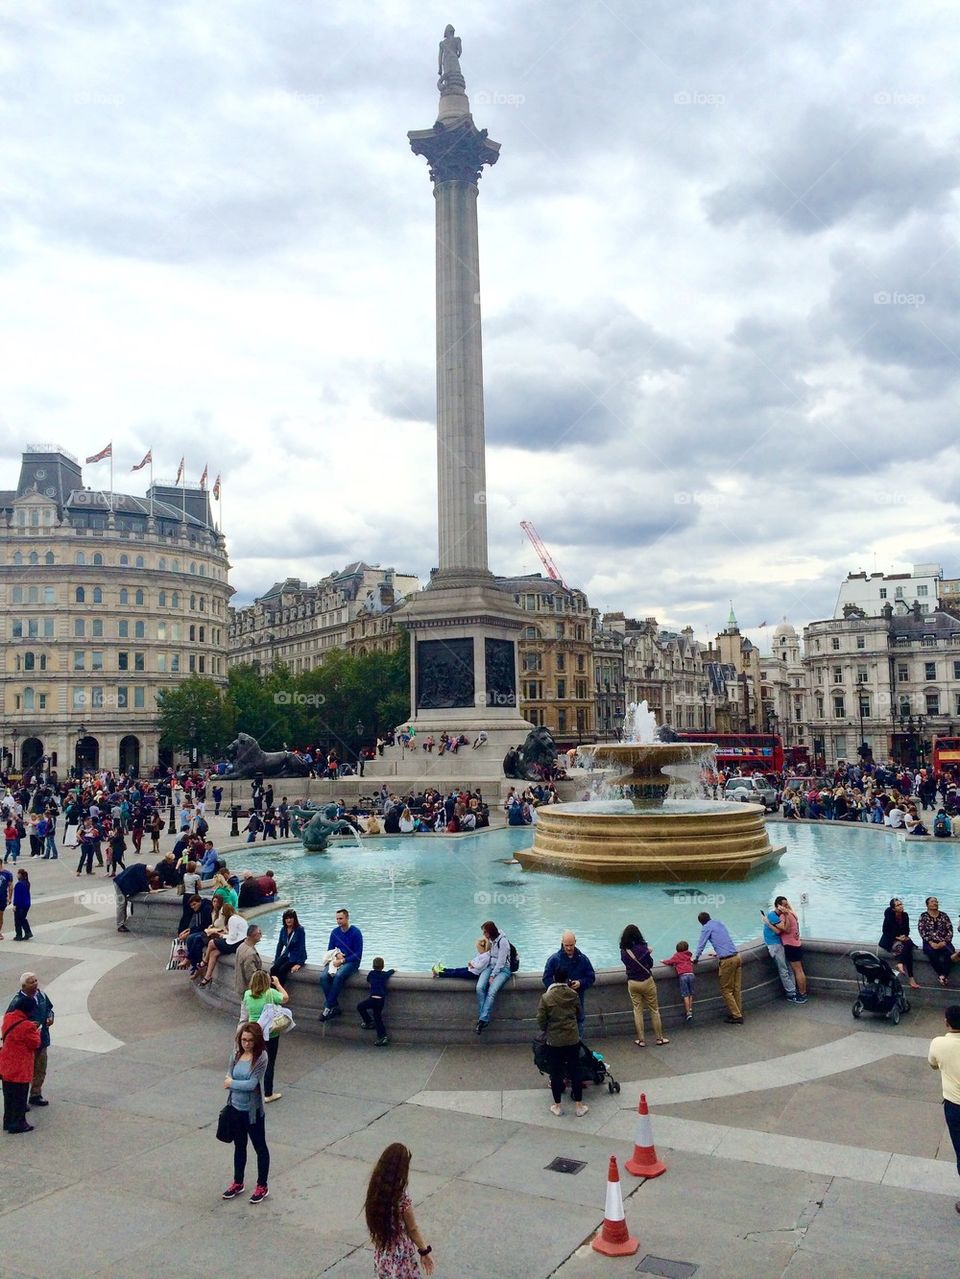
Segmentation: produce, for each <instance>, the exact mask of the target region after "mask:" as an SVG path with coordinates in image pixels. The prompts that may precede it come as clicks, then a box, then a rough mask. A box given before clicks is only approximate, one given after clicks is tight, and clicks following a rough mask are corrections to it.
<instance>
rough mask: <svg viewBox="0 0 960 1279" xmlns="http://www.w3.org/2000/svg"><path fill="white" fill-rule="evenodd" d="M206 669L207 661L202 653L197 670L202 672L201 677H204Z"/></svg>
mask: <svg viewBox="0 0 960 1279" xmlns="http://www.w3.org/2000/svg"><path fill="white" fill-rule="evenodd" d="M206 669H207V660H206V658H205V657H204V655H203V654H202V653H201V654H200V658H199V660H198V662H197V670H198V671H199V672H200V674H201V675H203V673H204V672H205V671H206Z"/></svg>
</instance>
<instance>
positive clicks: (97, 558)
mask: <svg viewBox="0 0 960 1279" xmlns="http://www.w3.org/2000/svg"><path fill="white" fill-rule="evenodd" d="M93 563H94V567H95V568H102V567H103V556H102V555H101V554H100V552H99V551H97V553H96V555H94V557H93Z"/></svg>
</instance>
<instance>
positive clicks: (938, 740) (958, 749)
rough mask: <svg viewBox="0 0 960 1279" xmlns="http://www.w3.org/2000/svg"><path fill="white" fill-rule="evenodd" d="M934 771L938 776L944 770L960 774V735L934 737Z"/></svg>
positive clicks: (954, 775)
mask: <svg viewBox="0 0 960 1279" xmlns="http://www.w3.org/2000/svg"><path fill="white" fill-rule="evenodd" d="M933 771H934V772H935V773H936V775H937V776H938V777H939V776H940V774H941V773H944V772H946V773H949V774H951V775H952V776H953V777H957V776H960V737H935V738H934V739H933Z"/></svg>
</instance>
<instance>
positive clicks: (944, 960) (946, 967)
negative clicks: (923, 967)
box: [923, 942, 953, 977]
mask: <svg viewBox="0 0 960 1279" xmlns="http://www.w3.org/2000/svg"><path fill="white" fill-rule="evenodd" d="M923 953H924V954H925V955H926V957H927V959H929V961H930V967H931V968H932V969H933V971H934V972H935V973H936V974H937V976H938V977H948V976H949V975H950V968H951V966H952V961H951V958H950V956H951V955H952V954H953V945H952V943H950V942H947V944H946V946H941V947H939V948H937V949H934V948H933V947H932V946H928V945H927V943H926V942H924V943H923Z"/></svg>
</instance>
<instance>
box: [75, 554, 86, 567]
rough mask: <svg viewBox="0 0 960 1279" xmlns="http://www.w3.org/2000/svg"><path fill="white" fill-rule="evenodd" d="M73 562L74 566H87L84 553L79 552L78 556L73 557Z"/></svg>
mask: <svg viewBox="0 0 960 1279" xmlns="http://www.w3.org/2000/svg"><path fill="white" fill-rule="evenodd" d="M73 562H74V564H86V562H87V557H86V556H85V555H84V553H83V551H77V553H76V555H75V556H74V557H73Z"/></svg>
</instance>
